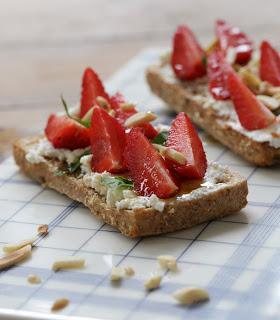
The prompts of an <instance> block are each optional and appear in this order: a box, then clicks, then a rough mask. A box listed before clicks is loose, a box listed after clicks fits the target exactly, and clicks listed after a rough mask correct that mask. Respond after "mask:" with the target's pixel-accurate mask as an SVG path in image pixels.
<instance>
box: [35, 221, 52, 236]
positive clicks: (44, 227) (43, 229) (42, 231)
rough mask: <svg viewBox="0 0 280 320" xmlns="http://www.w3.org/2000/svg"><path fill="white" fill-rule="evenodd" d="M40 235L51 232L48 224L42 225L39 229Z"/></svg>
mask: <svg viewBox="0 0 280 320" xmlns="http://www.w3.org/2000/svg"><path fill="white" fill-rule="evenodd" d="M37 232H38V234H40V235H41V234H47V233H48V232H49V226H48V225H47V224H42V225H40V226H39V227H38V229H37Z"/></svg>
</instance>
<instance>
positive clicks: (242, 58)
mask: <svg viewBox="0 0 280 320" xmlns="http://www.w3.org/2000/svg"><path fill="white" fill-rule="evenodd" d="M216 36H217V38H218V40H219V45H220V48H221V50H222V51H223V53H224V55H226V54H227V52H228V49H229V48H233V49H234V50H235V52H236V60H235V62H237V63H240V64H245V63H247V62H248V61H249V60H250V59H251V56H252V52H253V46H252V42H251V41H250V40H249V38H248V37H247V36H246V34H245V33H243V32H241V30H240V29H239V28H237V27H232V26H230V25H229V24H227V23H226V22H225V21H223V20H217V21H216Z"/></svg>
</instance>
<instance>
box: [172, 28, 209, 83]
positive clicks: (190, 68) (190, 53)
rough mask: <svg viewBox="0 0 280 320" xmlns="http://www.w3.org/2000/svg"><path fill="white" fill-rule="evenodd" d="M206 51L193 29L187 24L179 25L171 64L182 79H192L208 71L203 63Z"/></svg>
mask: <svg viewBox="0 0 280 320" xmlns="http://www.w3.org/2000/svg"><path fill="white" fill-rule="evenodd" d="M204 55H205V54H204V52H203V50H202V48H201V46H200V45H199V43H198V42H197V40H196V38H195V36H194V34H193V33H192V31H191V30H190V29H189V28H188V27H187V26H185V25H182V26H179V27H178V28H177V30H176V32H175V35H174V38H173V52H172V57H171V65H172V68H173V71H174V73H175V74H176V76H177V77H178V78H179V79H181V80H192V79H195V78H198V77H201V76H203V75H204V74H205V73H206V69H205V65H204V64H203V57H204Z"/></svg>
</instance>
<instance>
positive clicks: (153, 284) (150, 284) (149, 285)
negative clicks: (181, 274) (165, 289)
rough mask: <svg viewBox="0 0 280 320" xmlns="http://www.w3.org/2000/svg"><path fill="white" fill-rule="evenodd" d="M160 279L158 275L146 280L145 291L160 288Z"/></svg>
mask: <svg viewBox="0 0 280 320" xmlns="http://www.w3.org/2000/svg"><path fill="white" fill-rule="evenodd" d="M161 280H162V277H161V276H158V275H154V276H152V277H151V278H149V279H148V280H146V281H145V283H144V286H145V288H146V289H147V290H154V289H157V288H158V287H159V286H160V283H161Z"/></svg>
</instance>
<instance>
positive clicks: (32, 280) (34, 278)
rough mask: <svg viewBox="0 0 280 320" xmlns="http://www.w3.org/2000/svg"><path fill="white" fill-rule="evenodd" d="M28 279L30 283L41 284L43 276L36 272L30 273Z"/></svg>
mask: <svg viewBox="0 0 280 320" xmlns="http://www.w3.org/2000/svg"><path fill="white" fill-rule="evenodd" d="M27 281H28V282H29V283H30V284H39V283H41V282H42V281H41V278H40V277H39V276H37V275H36V274H29V275H28V276H27Z"/></svg>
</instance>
